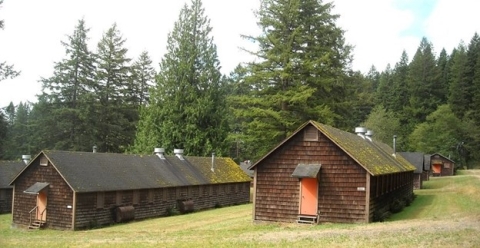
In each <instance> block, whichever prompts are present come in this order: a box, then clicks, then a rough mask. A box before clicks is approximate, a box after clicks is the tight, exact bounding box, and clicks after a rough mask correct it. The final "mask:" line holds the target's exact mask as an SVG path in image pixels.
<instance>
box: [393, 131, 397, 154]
mask: <svg viewBox="0 0 480 248" xmlns="http://www.w3.org/2000/svg"><path fill="white" fill-rule="evenodd" d="M396 154H397V135H393V154H392V155H393V156H394V157H395V156H396Z"/></svg>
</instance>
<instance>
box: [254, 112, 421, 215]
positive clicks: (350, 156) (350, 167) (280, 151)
mask: <svg viewBox="0 0 480 248" xmlns="http://www.w3.org/2000/svg"><path fill="white" fill-rule="evenodd" d="M365 131H366V130H365ZM364 134H365V132H363V131H361V129H360V133H359V134H358V135H357V134H353V133H349V132H345V131H342V130H339V129H336V128H333V127H331V126H328V125H324V124H320V123H318V122H315V121H308V122H306V123H304V124H303V125H302V126H300V127H299V128H298V129H297V130H296V131H295V132H294V133H293V134H292V135H291V136H290V137H288V138H286V139H285V140H284V141H283V142H281V143H280V144H279V145H278V146H277V147H275V148H274V149H273V150H272V151H270V152H269V153H268V154H266V155H265V156H264V157H263V158H261V159H260V160H258V161H257V162H256V163H254V164H253V165H252V166H251V168H250V169H253V170H254V180H255V182H254V184H255V188H254V200H253V201H254V203H253V219H254V220H255V221H276V222H295V221H296V222H298V223H304V222H306V223H320V222H337V223H357V222H371V221H376V220H383V219H384V217H385V216H388V215H389V213H390V211H391V210H392V208H393V207H396V206H393V205H392V204H396V203H399V202H406V201H411V199H412V196H413V172H414V171H415V167H414V166H413V165H411V164H410V163H409V162H407V161H406V160H405V159H404V158H402V157H401V156H396V155H395V154H393V150H392V149H391V148H390V147H389V146H387V145H385V144H383V143H380V142H377V141H374V140H373V139H371V137H367V136H365V135H364Z"/></svg>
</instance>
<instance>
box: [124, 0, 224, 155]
mask: <svg viewBox="0 0 480 248" xmlns="http://www.w3.org/2000/svg"><path fill="white" fill-rule="evenodd" d="M211 30H212V29H211V27H210V21H209V19H208V18H207V16H206V15H205V10H204V9H203V7H202V1H200V0H192V1H191V3H190V5H185V6H184V7H183V8H182V10H181V11H180V15H179V20H178V21H177V22H175V25H174V29H173V31H172V32H171V33H170V34H169V36H168V44H167V53H166V54H165V55H164V57H163V58H162V61H161V63H160V73H159V75H158V77H157V85H156V88H155V89H154V91H153V92H152V95H151V98H150V104H149V106H148V107H146V108H144V110H143V111H142V112H141V117H140V122H139V125H138V129H137V137H136V140H135V145H134V147H133V148H132V150H133V151H136V152H144V153H150V152H151V151H152V149H153V148H154V146H153V145H156V146H161V147H164V148H166V149H168V151H172V150H173V149H174V148H183V149H185V153H187V154H189V155H196V156H205V155H209V154H210V153H211V152H215V153H217V154H220V155H222V154H227V143H226V142H225V139H226V137H227V133H228V131H229V130H228V125H227V124H228V119H227V118H226V115H227V108H226V100H225V93H226V91H225V89H226V87H225V86H224V81H223V80H222V78H221V74H220V71H219V70H220V63H219V61H218V56H217V49H216V46H215V45H214V43H213V38H212V37H211V35H210V32H211ZM149 129H150V130H152V131H151V135H157V136H156V137H154V138H153V137H147V136H148V134H147V133H146V132H145V131H146V130H149Z"/></svg>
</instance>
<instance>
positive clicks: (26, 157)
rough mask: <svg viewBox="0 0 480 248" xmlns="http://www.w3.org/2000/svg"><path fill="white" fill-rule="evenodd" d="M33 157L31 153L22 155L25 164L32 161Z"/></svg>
mask: <svg viewBox="0 0 480 248" xmlns="http://www.w3.org/2000/svg"><path fill="white" fill-rule="evenodd" d="M31 158H32V156H30V155H22V160H23V162H24V163H25V164H28V162H30V159H31Z"/></svg>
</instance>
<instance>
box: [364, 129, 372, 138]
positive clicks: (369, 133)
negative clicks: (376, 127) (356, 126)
mask: <svg viewBox="0 0 480 248" xmlns="http://www.w3.org/2000/svg"><path fill="white" fill-rule="evenodd" d="M372 136H373V131H372V130H367V132H366V133H365V138H366V139H368V140H369V141H372Z"/></svg>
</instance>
